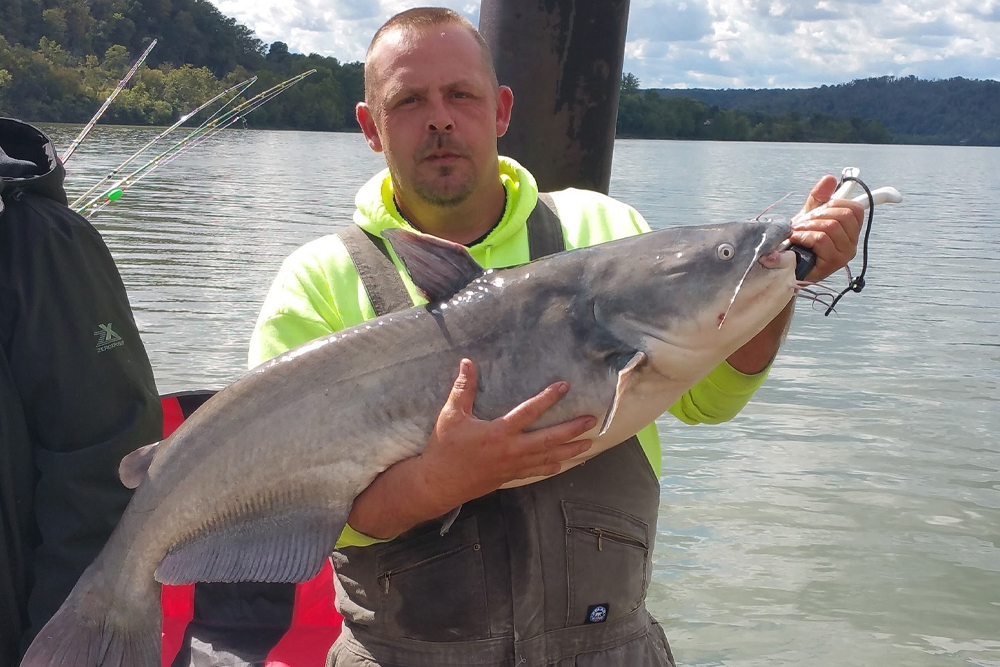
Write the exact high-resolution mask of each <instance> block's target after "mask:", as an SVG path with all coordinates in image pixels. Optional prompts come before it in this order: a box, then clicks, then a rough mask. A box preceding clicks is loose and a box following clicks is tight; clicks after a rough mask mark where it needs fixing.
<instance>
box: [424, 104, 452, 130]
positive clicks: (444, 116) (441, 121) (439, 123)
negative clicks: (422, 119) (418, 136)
mask: <svg viewBox="0 0 1000 667" xmlns="http://www.w3.org/2000/svg"><path fill="white" fill-rule="evenodd" d="M427 129H428V130H430V131H431V132H451V131H452V130H454V129H455V120H454V118H452V115H451V110H450V109H449V108H448V105H447V104H445V101H444V100H443V99H438V100H435V101H434V102H433V103H432V104H431V107H430V116H429V117H428V119H427Z"/></svg>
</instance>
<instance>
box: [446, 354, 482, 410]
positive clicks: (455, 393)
mask: <svg viewBox="0 0 1000 667" xmlns="http://www.w3.org/2000/svg"><path fill="white" fill-rule="evenodd" d="M477 382H478V380H477V377H476V366H475V364H473V363H472V361H471V360H470V359H462V361H461V362H460V363H459V365H458V377H457V378H455V383H454V384H453V385H452V386H451V394H449V395H448V405H449V406H451V407H452V408H454V409H456V410H458V411H460V412H462V413H463V414H472V406H473V404H474V403H475V401H476V384H477Z"/></svg>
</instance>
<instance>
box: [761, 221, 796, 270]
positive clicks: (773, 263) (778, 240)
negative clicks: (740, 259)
mask: <svg viewBox="0 0 1000 667" xmlns="http://www.w3.org/2000/svg"><path fill="white" fill-rule="evenodd" d="M791 235H792V226H791V224H790V223H787V222H786V223H775V224H772V225H771V226H770V227H768V228H767V231H766V232H764V238H763V239H762V240H761V245H760V246H759V247H758V249H757V253H756V255H757V256H756V261H757V263H759V264H760V265H761V266H763V267H764V268H765V269H782V268H784V267H785V266H787V265H788V263H789V262H788V261H787V260H788V258H789V257H790V259H791V263H792V264H793V265H794V263H795V253H794V252H792V251H791V250H789V245H790V244H789V242H788V239H789V238H790V237H791ZM751 266H753V264H751Z"/></svg>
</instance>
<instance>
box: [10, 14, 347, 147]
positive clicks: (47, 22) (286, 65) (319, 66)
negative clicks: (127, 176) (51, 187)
mask: <svg viewBox="0 0 1000 667" xmlns="http://www.w3.org/2000/svg"><path fill="white" fill-rule="evenodd" d="M154 38H156V39H158V40H159V41H158V43H157V46H156V48H154V49H153V51H152V53H150V55H149V58H148V59H147V60H146V64H147V67H143V68H142V69H141V70H140V71H139V73H138V74H137V75H136V76H135V78H134V79H133V80H132V84H130V87H129V88H128V89H127V90H126V91H124V92H123V93H122V94H121V95H119V97H118V98H117V99H116V100H115V103H114V104H113V105H112V106H111V108H110V109H109V110H108V112H107V114H106V115H105V118H104V121H103V122H111V123H115V122H117V123H135V124H158V125H162V124H167V123H171V122H173V121H174V120H176V119H177V117H178V116H180V115H181V114H183V113H187V112H188V111H190V110H191V109H193V108H194V107H195V106H197V105H198V104H199V103H201V102H203V101H205V100H206V99H208V98H210V97H211V96H212V95H213V94H215V93H216V92H219V91H221V90H223V88H224V87H226V86H229V85H232V84H234V83H237V82H239V81H243V80H245V79H247V78H249V77H250V76H252V75H254V74H256V75H257V76H258V77H259V78H258V82H257V83H256V84H255V86H254V87H253V88H251V89H250V91H249V92H248V95H252V94H253V93H255V92H257V91H262V90H265V89H266V88H268V87H270V86H272V85H274V84H276V83H278V82H280V81H283V80H284V79H286V78H288V77H290V76H292V75H294V74H298V73H299V72H303V71H306V70H308V69H316V70H317V71H316V73H315V74H313V75H311V76H310V77H308V78H306V79H305V80H304V81H302V82H300V83H299V84H298V85H296V86H295V87H294V88H292V89H290V90H288V91H286V92H285V93H283V94H282V95H280V96H279V97H276V98H274V99H273V100H271V101H270V102H268V103H267V104H266V105H264V106H263V107H261V108H260V109H259V110H258V111H255V112H254V113H253V115H252V116H251V117H250V119H249V121H250V124H251V126H253V127H282V128H299V129H310V130H342V129H353V128H354V127H355V123H354V104H355V103H356V102H357V101H358V100H360V99H361V98H362V96H363V94H364V92H363V91H364V83H363V72H362V65H361V64H360V63H347V64H342V63H340V62H339V61H338V60H337V59H336V58H330V57H324V56H319V55H315V54H313V55H309V56H305V55H300V54H293V53H289V51H288V47H287V46H286V45H285V44H283V43H281V42H275V43H274V44H271V45H270V46H269V47H267V46H265V45H264V44H263V43H262V42H261V41H260V40H259V39H257V38H256V37H254V36H253V33H252V31H251V30H250V29H249V28H247V27H245V26H243V25H240V24H238V23H237V22H236V21H235V20H234V19H232V18H228V17H226V16H223V15H222V14H221V13H220V12H219V11H218V10H217V9H216V8H215V6H214V5H212V4H211V3H209V2H207V0H89V1H88V0H2V2H0V115H7V116H15V117H19V118H24V119H27V120H32V121H62V122H76V123H82V122H85V121H86V120H87V119H89V118H90V116H91V115H92V114H93V113H94V112H95V111H96V110H97V109H98V107H99V106H100V105H101V102H103V101H104V99H105V98H106V97H107V96H108V94H109V93H110V92H111V91H112V90H113V89H114V87H115V84H117V83H118V80H119V79H120V78H121V77H122V76H123V75H124V74H125V72H126V71H127V70H128V68H129V66H130V65H131V63H132V62H133V61H134V59H135V58H137V57H138V56H139V54H140V53H142V51H143V49H145V48H146V46H147V45H148V44H149V43H150V42H151V41H152V40H153V39H154Z"/></svg>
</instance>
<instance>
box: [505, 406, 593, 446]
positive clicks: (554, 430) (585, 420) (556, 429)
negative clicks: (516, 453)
mask: <svg viewBox="0 0 1000 667" xmlns="http://www.w3.org/2000/svg"><path fill="white" fill-rule="evenodd" d="M595 426H597V419H595V418H594V417H591V416H589V415H588V416H583V417H577V418H576V419H571V420H570V421H568V422H563V423H561V424H555V425H554V426H547V427H545V428H540V429H538V430H537V431H531V432H530V433H525V434H523V436H522V437H521V440H520V442H521V448H522V451H523V453H525V454H527V453H529V452H532V451H537V452H545V451H548V450H551V449H554V448H556V447H557V446H562V443H568V442H569V441H570V440H575V439H576V438H579V437H580V436H581V435H583V434H584V433H586V432H587V431H589V430H590V429H592V428H594V427H595Z"/></svg>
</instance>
